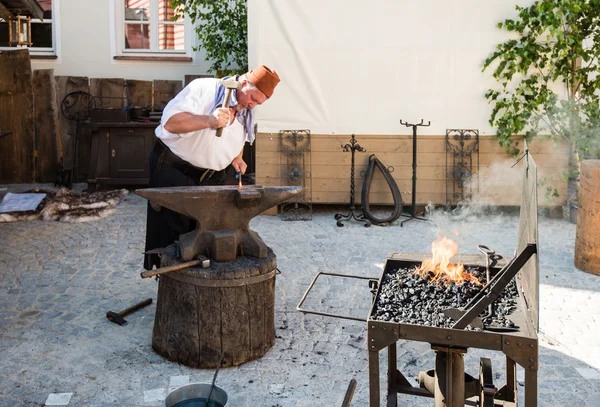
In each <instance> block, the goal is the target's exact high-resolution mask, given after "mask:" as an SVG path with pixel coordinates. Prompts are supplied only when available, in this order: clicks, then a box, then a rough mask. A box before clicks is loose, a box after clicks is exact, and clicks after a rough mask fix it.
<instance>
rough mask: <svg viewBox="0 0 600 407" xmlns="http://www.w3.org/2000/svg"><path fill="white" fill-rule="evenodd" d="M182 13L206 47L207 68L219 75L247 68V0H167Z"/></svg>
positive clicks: (197, 48)
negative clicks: (188, 19)
mask: <svg viewBox="0 0 600 407" xmlns="http://www.w3.org/2000/svg"><path fill="white" fill-rule="evenodd" d="M169 2H170V5H171V7H172V8H173V9H175V10H176V12H177V16H176V17H174V18H173V19H174V20H175V19H177V18H178V17H180V16H181V15H185V16H187V17H188V18H190V20H191V22H192V24H193V25H194V31H195V32H196V34H197V35H198V39H199V40H200V43H201V45H199V46H198V47H194V51H198V50H199V49H201V48H203V49H204V50H206V61H208V62H210V63H211V65H210V70H211V71H212V72H214V73H216V74H217V75H218V76H221V75H229V74H234V73H246V72H247V71H248V12H247V5H246V3H247V0H169Z"/></svg>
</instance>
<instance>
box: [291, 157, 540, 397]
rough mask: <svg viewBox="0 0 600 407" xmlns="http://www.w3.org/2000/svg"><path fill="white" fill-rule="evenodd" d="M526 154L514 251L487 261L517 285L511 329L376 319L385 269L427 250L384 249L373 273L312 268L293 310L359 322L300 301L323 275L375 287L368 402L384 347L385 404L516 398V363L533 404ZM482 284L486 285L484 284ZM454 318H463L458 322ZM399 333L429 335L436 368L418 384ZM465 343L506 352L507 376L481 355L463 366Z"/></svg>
mask: <svg viewBox="0 0 600 407" xmlns="http://www.w3.org/2000/svg"><path fill="white" fill-rule="evenodd" d="M525 156H526V158H527V159H526V160H524V162H523V166H524V171H523V184H522V186H523V188H522V194H521V214H520V220H519V230H518V235H517V247H516V250H515V256H514V258H512V259H511V260H508V259H505V258H501V259H500V260H498V262H497V264H495V265H494V266H493V267H490V271H491V272H493V274H494V275H496V276H502V275H504V276H507V275H510V276H511V277H510V279H513V278H514V281H515V283H516V286H517V291H518V296H517V298H516V309H515V310H514V311H513V312H512V313H511V314H510V319H511V321H513V322H514V324H515V325H516V326H517V328H516V329H514V330H513V331H510V330H506V329H505V330H504V331H498V330H497V329H492V328H491V327H484V329H483V330H474V329H465V328H467V324H463V325H461V324H460V322H461V320H462V318H459V319H458V321H457V322H456V323H455V324H454V325H453V327H452V328H441V327H435V326H426V325H417V324H410V323H404V322H389V321H382V320H378V319H376V318H375V317H374V315H376V313H375V311H376V308H377V306H378V304H379V299H380V296H381V293H382V287H383V279H384V276H385V275H386V274H387V273H389V272H390V271H391V270H396V269H400V268H404V269H414V268H416V267H417V266H420V265H421V263H422V261H423V260H426V259H428V258H430V257H431V256H430V255H429V254H424V253H393V254H391V255H388V256H387V258H386V262H385V266H384V270H383V272H382V274H381V277H380V278H379V279H378V280H377V279H373V278H368V277H362V276H347V275H341V274H334V273H324V272H321V273H318V274H317V275H316V276H315V278H314V279H313V281H312V284H311V285H310V286H309V288H308V290H307V291H306V293H305V294H304V297H303V298H302V299H301V301H300V303H299V304H298V310H300V311H302V312H306V313H312V314H317V315H324V316H334V317H339V318H345V319H352V320H358V321H363V322H365V319H361V318H356V317H352V316H344V315H334V314H330V313H327V312H322V311H316V310H309V309H304V308H302V305H303V303H304V301H305V300H306V298H307V296H308V294H309V292H310V291H311V289H312V288H313V286H314V285H315V283H316V281H317V279H318V278H319V276H321V275H330V276H334V277H335V276H340V277H353V278H360V279H365V280H369V286H370V287H371V288H374V287H375V288H376V292H375V293H374V294H373V303H372V304H371V308H370V312H369V315H368V317H367V319H366V323H367V350H368V361H369V366H368V374H369V406H370V407H379V406H380V400H381V388H380V366H379V353H380V352H381V351H382V350H384V349H386V348H387V351H388V366H387V372H388V375H387V376H388V383H387V407H395V406H397V403H398V393H404V394H411V395H415V396H425V397H431V398H434V400H435V406H436V407H445V406H447V407H464V406H465V405H471V406H472V405H478V406H480V407H494V406H516V405H517V386H516V366H517V365H519V366H521V367H523V368H524V369H525V394H524V400H525V406H526V407H536V406H537V371H538V335H537V333H538V328H539V316H538V315H539V282H538V280H539V262H538V255H537V241H538V230H537V227H538V226H537V225H538V222H537V187H536V172H537V170H536V165H535V162H534V161H533V159H532V158H531V156H530V155H529V154H528V153H526V155H525ZM452 262H453V263H461V264H464V265H465V267H466V268H483V269H484V270H485V268H486V263H487V257H486V256H481V255H462V256H456V257H455V258H453V259H452ZM492 280H493V278H492ZM488 283H489V282H488ZM484 290H485V288H484V289H483V290H482V292H483V291H484ZM488 297H489V298H488V300H491V301H493V299H495V298H496V297H494V296H493V295H492V294H491V293H490V294H489V295H488ZM480 305H481V304H480ZM469 310H470V311H476V313H474V314H473V312H469ZM464 311H466V313H467V314H469V315H472V316H474V317H476V316H478V315H480V312H481V307H478V304H475V305H473V306H472V307H471V308H469V309H465V310H464ZM463 316H464V314H463ZM455 321H456V319H455ZM459 325H461V326H460V329H458V326H459ZM399 340H407V341H419V342H428V343H430V344H431V346H432V349H434V350H435V351H436V363H435V368H434V369H433V370H431V371H428V372H421V374H420V375H419V384H420V387H416V386H413V385H411V384H410V382H409V381H408V380H407V379H406V377H405V376H404V375H403V374H402V373H401V372H400V371H399V370H398V369H397V352H396V343H397V342H398V341H399ZM468 348H478V349H488V350H491V351H499V352H502V353H504V355H505V356H506V383H505V384H504V385H503V386H502V387H501V388H500V389H497V388H496V387H495V386H494V384H493V380H492V379H493V375H492V367H491V362H490V360H489V359H488V358H481V360H480V369H479V380H476V379H474V378H472V377H471V376H469V375H466V374H465V371H464V360H463V355H464V354H465V353H466V352H467V350H468ZM465 403H467V404H465ZM475 403H477V404H475Z"/></svg>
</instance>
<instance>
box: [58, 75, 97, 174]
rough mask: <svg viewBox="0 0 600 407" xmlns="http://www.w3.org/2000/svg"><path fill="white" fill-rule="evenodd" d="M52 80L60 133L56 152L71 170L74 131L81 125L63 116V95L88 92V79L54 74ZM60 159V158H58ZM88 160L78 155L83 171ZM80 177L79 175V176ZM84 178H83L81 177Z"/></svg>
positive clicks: (65, 166) (64, 164)
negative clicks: (54, 84)
mask: <svg viewBox="0 0 600 407" xmlns="http://www.w3.org/2000/svg"><path fill="white" fill-rule="evenodd" d="M54 81H55V83H56V104H57V107H58V131H59V134H60V137H59V143H58V153H59V157H62V161H63V166H64V168H65V169H67V170H73V164H74V160H73V149H74V147H75V146H74V141H75V133H76V132H77V133H79V129H81V128H82V126H79V129H78V127H77V122H76V121H73V120H69V119H67V118H66V117H65V115H64V113H63V109H62V104H63V100H64V98H65V96H67V95H68V94H69V93H71V92H77V91H81V92H89V90H90V89H89V85H88V82H89V79H88V78H87V77H86V76H55V77H54ZM81 134H85V133H83V132H82V133H80V134H79V138H80V146H81ZM78 150H79V151H82V149H81V148H78ZM59 161H60V158H59ZM87 162H88V161H83V160H81V156H80V157H79V163H81V164H82V165H79V167H80V168H83V169H84V171H87V165H85V163H87ZM79 178H81V177H79ZM83 179H85V178H83Z"/></svg>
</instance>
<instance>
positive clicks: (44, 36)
mask: <svg viewBox="0 0 600 407" xmlns="http://www.w3.org/2000/svg"><path fill="white" fill-rule="evenodd" d="M37 2H38V4H39V5H40V6H41V7H42V9H43V10H44V20H43V21H42V20H39V19H37V18H32V19H31V42H32V45H31V47H29V51H30V52H31V54H32V55H55V54H56V52H55V34H54V32H55V25H56V24H55V16H54V15H53V13H52V10H53V9H55V10H58V0H37ZM0 49H15V47H9V46H8V23H7V22H6V21H4V20H3V19H0Z"/></svg>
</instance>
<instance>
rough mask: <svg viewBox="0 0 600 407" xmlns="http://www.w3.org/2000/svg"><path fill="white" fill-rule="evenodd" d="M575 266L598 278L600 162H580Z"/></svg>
mask: <svg viewBox="0 0 600 407" xmlns="http://www.w3.org/2000/svg"><path fill="white" fill-rule="evenodd" d="M575 267H577V268H578V269H579V270H582V271H585V272H587V273H591V274H596V275H600V160H585V161H583V162H582V163H581V174H580V176H579V208H578V210H577V235H576V237H575Z"/></svg>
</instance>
